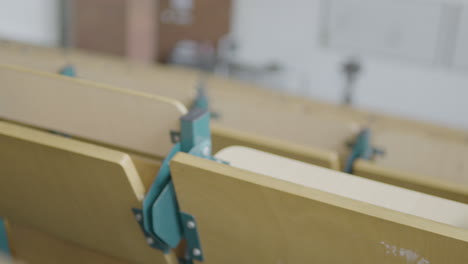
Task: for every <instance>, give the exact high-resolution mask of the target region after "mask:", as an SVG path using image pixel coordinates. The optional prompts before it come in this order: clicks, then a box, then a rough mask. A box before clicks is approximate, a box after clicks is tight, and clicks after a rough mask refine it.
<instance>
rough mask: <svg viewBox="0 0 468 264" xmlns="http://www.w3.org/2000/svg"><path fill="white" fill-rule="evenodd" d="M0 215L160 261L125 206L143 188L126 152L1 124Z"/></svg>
mask: <svg viewBox="0 0 468 264" xmlns="http://www.w3.org/2000/svg"><path fill="white" fill-rule="evenodd" d="M0 145H1V146H2V148H1V151H0V163H1V164H0V175H2V177H0V197H1V198H0V215H3V216H5V217H7V219H8V220H10V221H11V222H12V223H19V224H22V225H26V226H28V227H31V228H33V229H35V230H38V231H42V232H46V233H49V234H51V235H53V236H56V237H57V238H60V239H63V240H66V241H69V242H72V243H76V244H77V245H80V246H83V247H85V248H89V249H92V250H95V251H97V252H101V253H104V254H106V255H109V256H113V257H117V258H120V259H123V260H126V261H129V262H136V263H166V260H165V259H166V258H165V256H163V254H162V253H161V252H160V251H157V250H154V249H152V248H150V247H149V246H148V245H147V244H146V239H145V237H144V235H143V234H142V232H141V229H140V227H139V225H138V223H137V222H136V220H135V218H134V215H133V213H132V211H131V208H140V207H141V202H142V199H143V196H144V194H145V187H144V185H143V182H142V180H141V178H140V177H139V175H138V173H137V170H136V168H135V166H134V165H133V163H132V160H131V158H130V157H129V156H128V155H126V154H125V153H122V152H119V151H115V150H112V149H108V148H104V147H99V146H96V145H92V144H88V143H83V142H80V141H77V140H74V139H69V138H65V137H61V136H57V135H54V134H51V133H47V132H42V131H38V130H35V129H31V128H25V127H22V126H18V125H13V124H9V123H7V122H0Z"/></svg>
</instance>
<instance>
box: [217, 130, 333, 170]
mask: <svg viewBox="0 0 468 264" xmlns="http://www.w3.org/2000/svg"><path fill="white" fill-rule="evenodd" d="M211 127H212V131H211V137H212V140H213V153H216V152H218V151H219V150H221V149H223V148H225V147H229V146H245V147H250V148H255V149H259V150H263V151H267V152H271V153H275V154H278V155H282V156H285V157H290V158H292V159H296V160H300V161H304V162H307V163H311V164H315V165H319V166H322V167H325V168H329V169H334V170H339V168H340V164H339V156H338V153H337V152H335V151H331V150H327V149H324V148H316V147H312V146H308V147H306V146H303V145H300V144H294V143H291V142H288V141H282V140H277V139H273V138H268V137H262V136H257V135H255V134H252V133H242V132H238V131H235V130H233V129H226V128H223V127H222V126H221V125H218V124H213V125H212V126H211Z"/></svg>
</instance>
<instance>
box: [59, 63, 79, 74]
mask: <svg viewBox="0 0 468 264" xmlns="http://www.w3.org/2000/svg"><path fill="white" fill-rule="evenodd" d="M59 74H61V75H65V76H68V77H76V69H75V66H73V65H71V64H68V65H65V66H64V67H63V68H61V69H60V71H59Z"/></svg>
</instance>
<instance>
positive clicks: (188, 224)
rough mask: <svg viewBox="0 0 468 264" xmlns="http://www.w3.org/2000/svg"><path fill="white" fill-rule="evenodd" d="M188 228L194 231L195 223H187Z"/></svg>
mask: <svg viewBox="0 0 468 264" xmlns="http://www.w3.org/2000/svg"><path fill="white" fill-rule="evenodd" d="M187 227H188V228H190V229H194V228H195V222H194V221H188V222H187Z"/></svg>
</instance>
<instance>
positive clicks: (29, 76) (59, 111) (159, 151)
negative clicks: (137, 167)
mask: <svg viewBox="0 0 468 264" xmlns="http://www.w3.org/2000/svg"><path fill="white" fill-rule="evenodd" d="M0 80H1V87H2V88H1V89H0V117H1V118H4V119H8V120H13V121H16V122H21V123H25V124H28V125H34V126H37V127H40V128H45V129H50V130H56V131H60V132H63V133H67V134H70V135H73V136H79V137H82V138H85V139H90V140H95V141H99V142H102V143H106V144H110V145H115V146H118V147H122V148H127V149H131V150H135V151H139V152H142V153H146V154H151V155H156V156H159V157H164V156H165V155H166V154H167V153H168V151H169V150H170V148H171V146H172V143H171V141H170V137H169V132H170V130H171V129H175V130H177V129H178V128H179V118H180V117H181V116H182V115H183V114H185V113H186V108H185V107H184V106H183V105H182V104H181V103H179V102H178V101H176V100H172V99H168V98H166V97H161V96H155V95H149V94H144V93H140V92H135V91H128V90H125V89H120V88H115V87H112V86H107V85H103V84H96V83H93V82H90V81H84V80H76V79H72V78H68V77H63V76H59V75H53V74H48V73H40V72H34V71H30V70H25V69H20V68H15V67H11V66H5V65H3V66H0Z"/></svg>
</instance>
